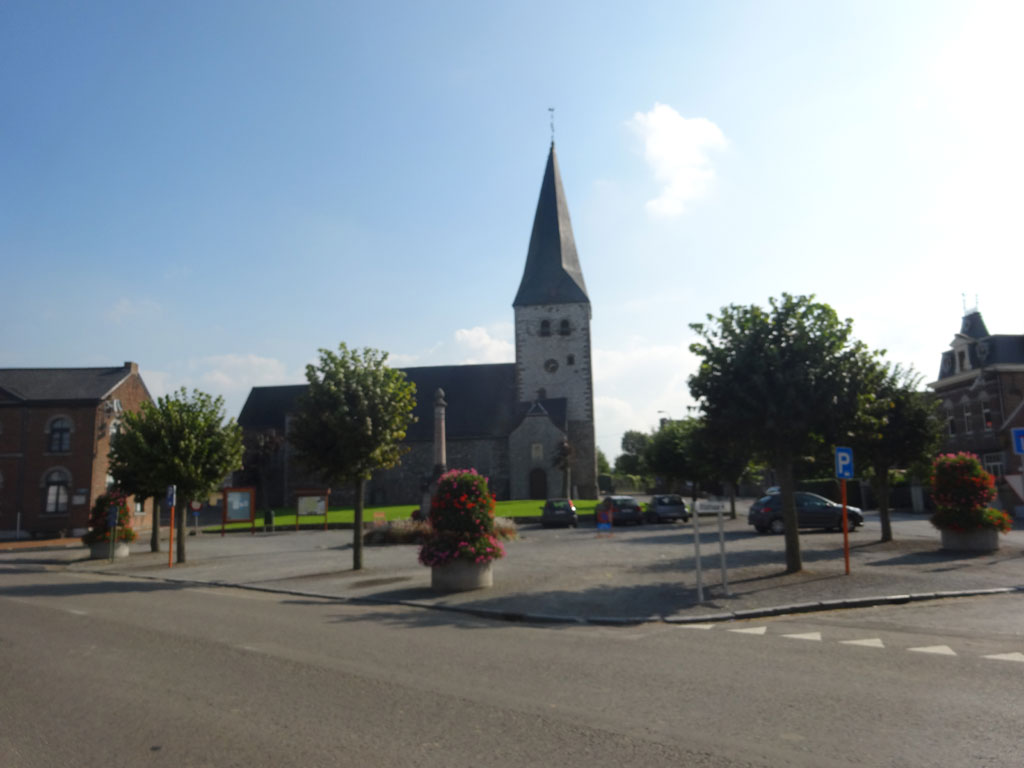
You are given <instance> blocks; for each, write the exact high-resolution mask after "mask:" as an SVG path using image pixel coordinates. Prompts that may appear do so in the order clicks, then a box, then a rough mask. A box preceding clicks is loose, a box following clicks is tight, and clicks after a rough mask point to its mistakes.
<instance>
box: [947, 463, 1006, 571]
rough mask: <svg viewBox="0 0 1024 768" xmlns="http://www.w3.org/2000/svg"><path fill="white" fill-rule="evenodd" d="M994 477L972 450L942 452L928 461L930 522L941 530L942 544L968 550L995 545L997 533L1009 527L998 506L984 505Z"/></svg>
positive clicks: (990, 548)
mask: <svg viewBox="0 0 1024 768" xmlns="http://www.w3.org/2000/svg"><path fill="white" fill-rule="evenodd" d="M995 495H996V491H995V479H994V478H993V477H992V475H990V474H989V473H988V472H986V471H985V469H984V467H982V466H981V462H980V461H978V457H977V456H975V455H974V454H973V453H963V452H961V453H946V454H943V455H941V456H939V457H938V458H937V459H935V462H934V464H933V465H932V498H933V499H934V501H935V514H933V515H932V517H931V523H932V525H934V526H935V527H936V528H938V529H939V531H941V533H942V548H943V549H951V550H960V551H968V552H992V551H994V550H996V549H999V533H1000V532H1002V533H1006V532H1007V531H1009V530H1010V529H1011V528H1012V527H1013V520H1012V519H1011V518H1010V516H1009V515H1008V514H1006V513H1005V512H1003V511H1002V510H1000V509H994V508H993V507H990V506H988V504H989V502H990V501H992V499H994V498H995Z"/></svg>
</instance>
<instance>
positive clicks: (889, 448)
mask: <svg viewBox="0 0 1024 768" xmlns="http://www.w3.org/2000/svg"><path fill="white" fill-rule="evenodd" d="M872 382H873V386H872V391H871V392H870V396H869V397H868V398H867V400H866V402H865V404H864V408H863V409H862V410H861V414H860V419H859V421H858V425H857V428H856V429H855V430H854V433H853V439H852V440H851V442H852V444H853V445H852V447H853V450H854V455H855V456H856V457H857V463H858V464H859V465H860V466H862V467H865V468H866V469H867V470H868V471H867V472H866V473H865V474H867V475H869V476H870V479H871V485H872V488H873V489H874V491H875V495H876V496H877V497H878V514H879V518H880V520H881V523H882V538H881V540H882V541H892V520H891V517H890V515H889V470H892V469H911V470H916V473H917V474H918V476H927V469H925V467H927V465H928V464H929V462H931V460H932V459H933V458H934V457H935V454H936V452H937V451H938V448H939V445H940V443H941V442H942V421H941V419H940V416H939V412H938V409H939V401H938V399H937V398H935V397H934V396H933V395H931V394H930V393H928V392H922V391H920V390H919V389H918V387H919V386H920V384H921V376H920V375H919V374H918V373H916V372H915V371H914V370H913V369H904V368H902V367H901V366H900V365H898V364H896V365H890V364H882V363H879V364H878V365H877V366H876V368H875V371H874V375H873V378H872Z"/></svg>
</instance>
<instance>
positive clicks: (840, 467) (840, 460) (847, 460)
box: [836, 446, 853, 480]
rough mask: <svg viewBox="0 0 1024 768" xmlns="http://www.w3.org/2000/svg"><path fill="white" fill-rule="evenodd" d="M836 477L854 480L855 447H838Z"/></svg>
mask: <svg viewBox="0 0 1024 768" xmlns="http://www.w3.org/2000/svg"><path fill="white" fill-rule="evenodd" d="M836 477H837V478H839V479H840V480H853V448H841V447H838V446H837V447H836Z"/></svg>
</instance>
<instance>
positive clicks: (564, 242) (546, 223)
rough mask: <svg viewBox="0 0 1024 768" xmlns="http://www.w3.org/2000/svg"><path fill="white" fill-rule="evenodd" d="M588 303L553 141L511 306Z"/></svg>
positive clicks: (588, 299)
mask: <svg viewBox="0 0 1024 768" xmlns="http://www.w3.org/2000/svg"><path fill="white" fill-rule="evenodd" d="M589 303H590V298H589V297H588V296H587V286H586V284H585V283H584V282H583V271H582V270H581V269H580V261H579V258H578V257H577V256H576V241H575V240H574V239H573V236H572V223H571V222H570V221H569V206H568V205H567V204H566V202H565V192H564V191H563V189H562V175H561V173H559V171H558V159H557V158H556V157H555V142H554V141H553V140H552V142H551V151H550V153H549V154H548V164H547V168H545V170H544V181H543V182H542V183H541V186H540V198H539V199H538V200H537V213H536V214H535V215H534V218H533V234H531V235H530V248H529V250H528V251H527V253H526V268H525V269H524V270H523V279H522V282H521V283H520V284H519V291H518V292H517V293H516V298H515V301H513V302H512V306H513V307H522V306H528V305H536V304H589Z"/></svg>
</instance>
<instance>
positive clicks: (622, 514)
mask: <svg viewBox="0 0 1024 768" xmlns="http://www.w3.org/2000/svg"><path fill="white" fill-rule="evenodd" d="M608 513H611V517H610V519H609V518H607V517H606V515H607V514H608ZM594 515H595V518H596V519H597V522H598V523H603V522H610V523H611V524H612V525H617V524H619V523H636V524H637V525H640V524H641V523H643V521H644V513H643V510H642V509H641V508H640V503H639V502H638V501H637V500H636V499H634V498H633V497H632V496H605V497H604V498H603V499H602V500H601V502H600V503H599V504H598V505H597V506H596V507H595V508H594Z"/></svg>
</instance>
